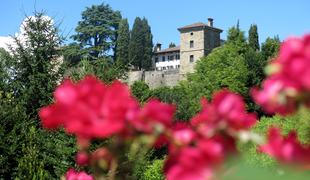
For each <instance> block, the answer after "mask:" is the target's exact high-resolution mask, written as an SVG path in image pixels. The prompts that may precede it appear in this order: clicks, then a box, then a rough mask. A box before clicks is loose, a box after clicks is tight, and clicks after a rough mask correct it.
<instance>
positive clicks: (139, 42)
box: [129, 17, 144, 69]
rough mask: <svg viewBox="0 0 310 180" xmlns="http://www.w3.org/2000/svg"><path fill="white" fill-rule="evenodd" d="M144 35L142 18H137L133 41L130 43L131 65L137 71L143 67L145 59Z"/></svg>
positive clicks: (132, 33)
mask: <svg viewBox="0 0 310 180" xmlns="http://www.w3.org/2000/svg"><path fill="white" fill-rule="evenodd" d="M143 41H144V34H143V25H142V20H141V18H139V17H137V18H136V19H135V22H134V24H133V27H132V31H131V39H130V43H129V60H130V63H131V64H132V65H133V66H134V67H135V68H137V69H141V67H142V64H141V63H142V59H143V58H144V53H143V50H144V47H143Z"/></svg>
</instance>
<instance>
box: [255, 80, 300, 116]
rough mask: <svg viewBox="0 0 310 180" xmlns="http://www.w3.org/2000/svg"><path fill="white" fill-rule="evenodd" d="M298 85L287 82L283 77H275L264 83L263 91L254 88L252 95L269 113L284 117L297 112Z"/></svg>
mask: <svg viewBox="0 0 310 180" xmlns="http://www.w3.org/2000/svg"><path fill="white" fill-rule="evenodd" d="M299 89H300V88H299V87H298V85H297V84H296V83H293V82H287V81H285V80H284V79H283V78H282V77H279V76H273V77H270V78H268V79H266V80H265V81H264V82H263V89H262V90H261V91H259V90H258V89H256V88H254V89H252V91H251V94H252V96H253V98H254V100H255V101H256V103H257V104H259V105H261V106H262V107H263V108H264V110H265V111H266V112H267V113H271V114H272V113H274V112H277V113H279V114H282V115H286V114H290V113H293V112H295V110H296V107H297V101H296V99H295V96H296V94H297V93H298V91H299Z"/></svg>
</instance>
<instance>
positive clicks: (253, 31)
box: [249, 24, 259, 51]
mask: <svg viewBox="0 0 310 180" xmlns="http://www.w3.org/2000/svg"><path fill="white" fill-rule="evenodd" d="M249 46H250V47H251V48H252V49H254V50H255V51H258V50H259V41H258V32H257V25H256V24H254V25H251V27H250V29H249Z"/></svg>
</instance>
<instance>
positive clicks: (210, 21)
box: [208, 18, 213, 27]
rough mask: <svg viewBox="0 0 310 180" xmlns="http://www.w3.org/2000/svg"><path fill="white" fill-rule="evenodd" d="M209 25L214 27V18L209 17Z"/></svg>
mask: <svg viewBox="0 0 310 180" xmlns="http://www.w3.org/2000/svg"><path fill="white" fill-rule="evenodd" d="M208 26H210V27H213V18H208Z"/></svg>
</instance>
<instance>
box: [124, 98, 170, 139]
mask: <svg viewBox="0 0 310 180" xmlns="http://www.w3.org/2000/svg"><path fill="white" fill-rule="evenodd" d="M174 112H175V106H174V105H169V104H165V103H162V102H160V101H158V100H156V99H152V100H150V101H149V102H147V103H146V104H145V105H144V107H143V108H141V109H140V110H137V111H136V112H132V114H131V115H130V116H129V117H130V118H129V121H130V123H131V124H132V125H133V126H134V127H135V128H136V129H137V130H138V131H141V132H145V133H152V132H154V131H160V132H159V133H161V132H163V131H164V130H165V128H168V127H171V125H172V122H173V116H174Z"/></svg>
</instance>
